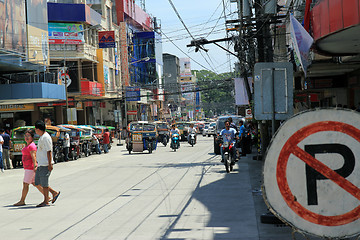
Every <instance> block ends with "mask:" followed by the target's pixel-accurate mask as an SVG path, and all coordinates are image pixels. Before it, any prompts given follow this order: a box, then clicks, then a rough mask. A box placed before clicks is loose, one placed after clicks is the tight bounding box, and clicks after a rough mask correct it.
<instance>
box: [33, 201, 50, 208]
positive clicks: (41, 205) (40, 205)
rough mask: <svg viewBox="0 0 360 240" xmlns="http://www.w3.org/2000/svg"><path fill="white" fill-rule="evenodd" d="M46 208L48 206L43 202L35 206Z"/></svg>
mask: <svg viewBox="0 0 360 240" xmlns="http://www.w3.org/2000/svg"><path fill="white" fill-rule="evenodd" d="M48 206H50V205H49V204H48V203H44V202H42V203H40V204H38V205H36V207H48Z"/></svg>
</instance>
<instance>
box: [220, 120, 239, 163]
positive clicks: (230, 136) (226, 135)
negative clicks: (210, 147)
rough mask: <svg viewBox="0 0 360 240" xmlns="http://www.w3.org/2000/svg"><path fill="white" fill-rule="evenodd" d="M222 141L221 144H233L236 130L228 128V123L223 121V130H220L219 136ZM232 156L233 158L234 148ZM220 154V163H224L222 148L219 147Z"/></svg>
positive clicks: (234, 154)
mask: <svg viewBox="0 0 360 240" xmlns="http://www.w3.org/2000/svg"><path fill="white" fill-rule="evenodd" d="M219 136H221V137H222V139H223V142H229V143H230V144H231V143H233V144H235V141H236V138H237V137H236V130H235V129H234V128H230V121H228V120H227V121H225V129H223V130H221V132H220V135H219ZM232 151H233V152H232V155H233V157H234V158H235V156H236V148H235V147H233V148H232ZM220 153H221V162H224V151H223V148H222V147H220Z"/></svg>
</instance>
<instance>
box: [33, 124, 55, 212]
mask: <svg viewBox="0 0 360 240" xmlns="http://www.w3.org/2000/svg"><path fill="white" fill-rule="evenodd" d="M45 129H46V127H45V123H44V122H43V121H41V120H38V121H37V122H36V123H35V132H36V134H38V135H39V136H40V138H39V141H38V148H37V151H36V161H37V162H38V167H37V169H36V174H35V185H41V186H42V187H43V194H44V201H43V202H42V203H40V204H39V205H37V206H36V207H45V206H49V191H50V192H51V194H52V195H53V199H52V203H54V202H55V201H56V200H57V198H58V197H59V195H60V191H59V192H57V191H55V190H54V189H52V188H51V187H50V186H49V176H50V173H51V171H52V170H53V166H52V164H53V160H52V149H53V144H52V139H51V137H50V135H49V134H48V133H47V132H46V131H45Z"/></svg>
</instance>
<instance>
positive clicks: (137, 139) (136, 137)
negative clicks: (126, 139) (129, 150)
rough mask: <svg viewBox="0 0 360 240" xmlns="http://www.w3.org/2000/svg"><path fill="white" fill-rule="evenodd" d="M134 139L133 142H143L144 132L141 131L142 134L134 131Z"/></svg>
mask: <svg viewBox="0 0 360 240" xmlns="http://www.w3.org/2000/svg"><path fill="white" fill-rule="evenodd" d="M132 140H133V142H142V134H141V133H140V134H136V133H134V134H133V135H132Z"/></svg>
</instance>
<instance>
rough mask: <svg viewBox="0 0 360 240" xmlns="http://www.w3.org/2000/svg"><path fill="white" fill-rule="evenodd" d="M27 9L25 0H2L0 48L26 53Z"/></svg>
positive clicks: (0, 1) (0, 8)
mask: <svg viewBox="0 0 360 240" xmlns="http://www.w3.org/2000/svg"><path fill="white" fill-rule="evenodd" d="M25 9H26V7H25V1H14V0H0V13H1V14H0V48H4V49H6V50H11V51H16V52H19V53H22V54H24V53H25V50H26V42H27V37H26V14H25Z"/></svg>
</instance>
